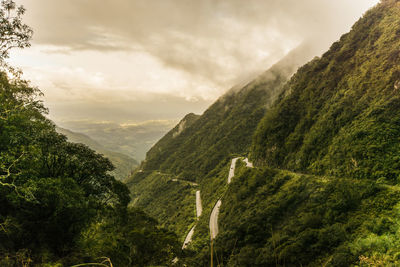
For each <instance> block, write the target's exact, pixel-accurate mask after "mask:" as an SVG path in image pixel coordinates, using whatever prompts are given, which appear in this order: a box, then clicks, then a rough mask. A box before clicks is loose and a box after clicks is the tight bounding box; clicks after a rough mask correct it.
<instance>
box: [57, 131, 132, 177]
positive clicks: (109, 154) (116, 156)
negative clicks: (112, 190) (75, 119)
mask: <svg viewBox="0 0 400 267" xmlns="http://www.w3.org/2000/svg"><path fill="white" fill-rule="evenodd" d="M56 131H57V132H58V133H61V134H63V135H65V136H66V137H67V138H68V141H69V142H73V143H81V144H85V145H87V146H88V147H90V148H91V149H93V150H94V151H96V152H97V153H100V154H103V155H104V156H105V157H106V158H108V159H109V160H110V161H111V163H112V164H113V165H114V166H115V169H114V170H113V171H111V172H110V174H111V175H113V176H114V177H115V178H116V179H117V180H120V181H124V180H125V179H127V178H128V176H129V175H130V174H131V172H132V170H133V169H135V167H137V166H138V165H139V163H138V162H137V161H136V160H134V159H133V158H131V157H129V156H127V155H125V154H122V153H118V152H115V151H110V150H107V149H106V148H104V147H103V146H102V145H100V144H99V143H98V142H96V141H94V140H93V139H91V138H90V137H89V136H87V135H84V134H80V133H75V132H73V131H70V130H67V129H63V128H60V127H56Z"/></svg>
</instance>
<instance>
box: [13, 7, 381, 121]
mask: <svg viewBox="0 0 400 267" xmlns="http://www.w3.org/2000/svg"><path fill="white" fill-rule="evenodd" d="M16 2H17V3H18V4H22V5H24V6H25V7H26V9H27V12H26V15H25V17H24V21H25V22H26V23H27V24H28V25H30V26H31V27H32V28H33V30H34V37H33V40H32V47H30V48H27V49H24V50H15V51H13V53H12V54H11V57H10V62H11V64H12V65H14V66H18V67H20V68H21V69H22V70H23V72H24V75H25V77H26V78H27V79H29V80H31V81H32V84H33V85H36V86H38V87H39V88H40V89H41V90H42V92H43V93H44V94H45V98H44V100H45V104H46V106H47V107H49V109H50V118H51V119H53V120H54V121H55V122H56V123H61V124H62V123H63V122H67V121H79V120H85V121H111V122H115V123H127V122H141V121H147V120H177V119H179V118H181V117H183V116H184V115H185V114H187V113H189V112H195V113H202V112H203V111H204V110H205V109H206V108H207V107H208V106H209V105H210V104H211V103H212V102H213V101H215V100H216V99H217V98H218V97H219V96H221V95H222V94H223V93H224V92H226V91H227V90H228V89H229V88H231V87H232V86H234V85H235V84H236V83H238V82H241V81H243V80H246V79H248V78H249V77H252V76H254V75H255V74H257V73H261V72H262V71H263V70H266V69H267V68H268V67H270V66H271V65H272V64H273V63H275V62H276V61H278V60H279V59H280V58H282V57H283V56H284V55H285V54H287V53H288V52H289V51H290V50H291V49H294V48H295V47H297V46H298V45H300V44H301V43H302V42H304V41H307V42H314V43H317V44H318V46H317V47H318V48H317V49H316V51H315V54H316V55H319V54H320V53H321V52H323V51H324V50H326V49H328V48H329V46H330V44H331V43H332V42H334V41H335V40H337V39H338V38H339V37H340V36H341V35H342V34H343V33H345V32H347V31H349V30H350V27H351V25H352V24H353V23H354V22H355V21H356V20H357V19H359V18H360V17H361V16H362V14H363V13H364V12H365V11H366V10H367V9H369V8H370V7H372V6H373V5H375V4H376V3H377V2H378V0H352V1H348V0H338V1H331V0H304V1H298V0H284V1H282V0H264V1H262V0H249V1H242V0H229V1H225V0H224V1H223V0H202V1H196V0H151V1H149V0H113V1H111V0H102V1H99V0H57V1H54V0H17V1H16Z"/></svg>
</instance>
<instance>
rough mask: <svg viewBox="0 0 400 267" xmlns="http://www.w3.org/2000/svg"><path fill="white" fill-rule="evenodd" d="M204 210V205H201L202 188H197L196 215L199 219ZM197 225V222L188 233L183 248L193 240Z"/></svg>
mask: <svg viewBox="0 0 400 267" xmlns="http://www.w3.org/2000/svg"><path fill="white" fill-rule="evenodd" d="M202 212H203V206H202V205H201V197H200V190H197V191H196V217H197V219H199V217H200V216H201V213H202ZM195 227H196V224H195V225H194V226H193V227H192V229H190V231H189V233H188V234H187V235H186V238H185V241H184V242H183V246H182V249H185V248H186V247H187V245H188V244H189V243H190V242H192V238H193V234H194V228H195Z"/></svg>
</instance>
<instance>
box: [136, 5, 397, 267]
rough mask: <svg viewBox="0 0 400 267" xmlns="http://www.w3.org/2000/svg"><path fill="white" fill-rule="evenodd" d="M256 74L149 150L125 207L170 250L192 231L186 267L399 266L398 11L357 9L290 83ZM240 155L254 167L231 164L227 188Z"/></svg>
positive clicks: (384, 7) (283, 77)
mask: <svg viewBox="0 0 400 267" xmlns="http://www.w3.org/2000/svg"><path fill="white" fill-rule="evenodd" d="M267 73H269V74H265V75H266V76H264V77H267V76H268V75H272V76H270V77H274V78H273V79H262V78H261V79H259V80H256V81H253V82H251V83H249V84H248V85H247V86H245V87H244V88H242V89H240V90H236V91H235V90H233V91H231V92H229V93H228V94H226V95H225V96H223V97H222V98H220V99H219V100H218V101H217V102H216V103H214V104H213V105H212V106H211V107H210V108H209V109H208V110H207V111H206V112H205V113H204V114H203V115H202V116H201V117H199V118H195V119H194V120H193V121H192V124H191V125H190V126H188V127H182V128H184V129H183V130H182V131H179V132H180V133H179V134H175V137H173V132H175V133H177V132H178V131H177V130H178V129H179V125H178V126H177V128H176V129H175V130H173V131H172V132H171V134H170V136H169V137H168V138H165V139H164V140H163V143H162V145H161V143H160V145H159V146H158V145H155V146H154V147H153V149H152V152H151V153H149V154H148V159H147V160H146V162H145V164H143V165H142V169H141V170H140V171H138V172H137V173H135V174H134V176H133V177H132V178H131V179H130V181H129V186H130V188H131V190H132V195H133V199H134V202H133V204H134V205H136V206H139V207H143V208H144V209H145V210H146V211H148V212H149V213H150V214H151V215H153V216H155V217H157V218H158V219H160V221H161V222H162V223H163V225H164V226H166V227H168V228H169V229H170V230H174V231H175V232H176V233H177V234H178V236H179V237H180V240H181V242H183V240H184V237H185V236H187V233H189V230H192V229H194V232H192V233H193V236H192V237H191V241H190V242H189V243H188V244H185V245H187V246H186V248H185V250H184V251H183V252H184V254H183V255H182V257H181V258H180V261H181V262H183V263H186V264H187V265H188V266H209V265H210V260H211V257H210V256H211V255H213V256H214V258H213V263H214V264H218V265H220V266H399V265H400V257H399V255H400V242H399V241H398V240H399V232H400V227H399V224H398V222H399V221H400V217H399V205H400V202H399V199H400V186H399V185H398V183H399V174H400V173H399V165H400V161H399V159H400V158H399V156H398V155H399V154H400V142H399V136H400V127H399V125H400V116H399V115H398V114H400V97H399V92H400V91H399V90H400V1H398V0H385V1H382V2H381V3H380V4H378V5H377V6H376V7H374V8H373V9H371V10H370V11H368V12H367V13H366V14H365V15H364V16H363V17H362V18H361V19H360V20H359V21H358V22H357V23H356V24H355V25H354V26H353V28H352V30H351V31H350V32H349V33H347V34H344V35H343V36H342V37H341V39H340V40H339V41H338V42H336V43H334V44H333V45H332V46H331V48H330V49H329V51H327V52H326V53H325V54H323V55H322V57H321V58H314V59H313V60H312V61H310V62H309V63H307V64H306V65H304V66H303V67H301V68H299V69H298V70H297V72H296V73H295V74H294V75H293V76H292V77H291V78H290V80H289V81H287V78H289V76H290V75H289V73H290V72H286V75H284V74H283V73H282V72H278V73H277V72H276V69H274V68H272V69H271V70H269V71H268V72H267ZM275 93H276V95H275ZM274 96H276V97H274ZM250 144H251V145H250ZM157 146H158V148H159V149H157ZM248 154H249V155H250V157H251V158H250V159H251V160H252V161H253V162H254V163H255V164H256V166H255V168H250V167H246V166H245V164H244V163H243V162H242V161H241V160H238V161H237V163H236V170H235V175H234V177H230V178H232V182H231V183H230V184H227V174H228V173H230V172H231V170H232V169H233V167H230V164H231V159H232V158H236V157H239V159H240V157H242V159H243V158H244V157H246V156H247V155H248ZM187 180H189V181H196V183H195V184H194V183H187ZM197 192H201V201H202V204H203V207H202V214H201V216H200V217H199V218H196V213H195V211H196V207H195V200H196V199H195V193H197ZM217 201H218V202H217ZM219 201H221V202H219ZM216 203H220V213H219V217H218V218H217V219H218V222H217V224H218V226H219V232H218V235H217V236H216V238H215V239H214V240H213V242H212V244H213V246H211V244H210V234H209V233H210V229H209V222H210V215H211V213H212V210H213V209H214V208H215V207H217V205H216ZM221 203H222V204H221ZM214 210H215V209H214ZM217 216H218V215H217ZM210 254H211V255H210Z"/></svg>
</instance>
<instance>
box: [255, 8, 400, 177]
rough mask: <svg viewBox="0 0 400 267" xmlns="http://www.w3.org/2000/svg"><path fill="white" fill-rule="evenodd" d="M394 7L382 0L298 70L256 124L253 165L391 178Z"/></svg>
mask: <svg viewBox="0 0 400 267" xmlns="http://www.w3.org/2000/svg"><path fill="white" fill-rule="evenodd" d="M399 10H400V6H399V3H398V1H385V2H383V3H382V4H380V5H378V6H377V7H375V8H373V9H372V10H370V11H368V12H367V13H366V14H365V16H364V17H363V18H362V19H360V20H359V21H358V22H357V23H356V24H355V25H354V26H353V29H352V31H350V32H349V33H348V34H345V35H343V36H342V38H341V39H340V41H338V42H336V43H334V44H333V45H332V47H331V48H330V50H329V51H328V52H326V53H325V54H324V55H323V56H322V58H320V59H315V60H313V61H311V62H310V63H308V64H307V65H305V66H304V67H302V68H300V69H299V70H298V72H297V73H296V74H295V75H294V76H293V77H292V79H291V80H290V81H289V83H288V84H287V85H286V86H285V88H286V89H285V93H284V94H282V96H281V98H280V100H279V101H277V103H275V105H274V107H273V108H272V109H271V110H270V111H269V112H267V114H266V116H265V117H264V118H263V120H262V122H261V123H260V124H259V126H258V128H257V131H256V134H255V138H254V140H253V147H252V151H253V152H252V155H253V160H254V161H255V162H256V163H257V164H259V165H262V164H268V165H269V166H273V167H279V168H285V169H291V170H296V171H301V172H308V173H314V174H329V175H337V176H351V177H355V178H374V179H379V178H381V179H383V180H386V181H387V182H391V183H395V182H397V177H398V176H399V173H398V168H397V166H398V165H399V162H398V157H397V156H396V155H397V154H398V153H399V152H400V150H399V149H400V147H399V142H398V138H397V136H398V135H399V133H400V132H399V130H400V128H399V127H398V121H399V117H398V116H397V114H398V110H399V107H400V106H399V96H398V94H399V91H398V89H399V85H398V83H399V82H400V64H399V63H400V53H399V50H398V47H399V46H400V39H399V38H398V37H399V32H400V27H399V25H400V24H399V23H398V22H399V21H400V15H399V14H400V12H399Z"/></svg>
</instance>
